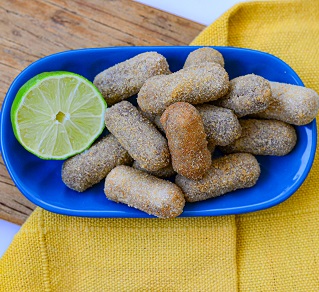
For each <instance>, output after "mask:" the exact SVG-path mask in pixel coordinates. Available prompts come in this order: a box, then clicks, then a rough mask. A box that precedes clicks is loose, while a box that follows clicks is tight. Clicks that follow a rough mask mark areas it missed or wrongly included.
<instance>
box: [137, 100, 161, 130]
mask: <svg viewBox="0 0 319 292" xmlns="http://www.w3.org/2000/svg"><path fill="white" fill-rule="evenodd" d="M137 109H138V110H139V111H140V113H141V114H142V115H143V116H144V117H145V118H147V119H148V120H149V121H150V122H152V123H153V124H154V125H155V126H156V127H157V128H158V129H159V130H160V131H161V132H163V133H165V130H164V128H163V125H162V124H161V121H160V119H161V115H157V114H151V113H148V112H143V111H142V110H141V108H140V107H139V106H137Z"/></svg>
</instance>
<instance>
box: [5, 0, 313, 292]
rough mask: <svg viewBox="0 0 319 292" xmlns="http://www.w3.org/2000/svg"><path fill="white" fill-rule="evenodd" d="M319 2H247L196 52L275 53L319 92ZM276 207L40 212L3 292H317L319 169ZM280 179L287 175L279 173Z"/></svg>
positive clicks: (16, 246)
mask: <svg viewBox="0 0 319 292" xmlns="http://www.w3.org/2000/svg"><path fill="white" fill-rule="evenodd" d="M318 44H319V1H306V0H305V1H278V2H277V1H272V2H264V1H263V2H247V3H243V4H239V5H236V6H234V7H233V8H232V9H230V10H229V11H228V12H226V13H225V14H224V15H223V16H221V17H220V18H219V19H218V20H217V21H216V22H214V23H213V24H212V25H211V26H209V27H207V28H206V29H205V30H204V31H203V32H202V33H201V34H200V35H199V36H198V37H197V38H196V39H195V40H194V41H193V42H192V45H221V46H236V47H246V48H252V49H257V50H261V51H265V52H269V53H271V54H274V55H276V56H278V57H279V58H281V59H283V60H284V61H285V62H287V63H288V64H289V65H290V66H291V67H292V68H293V69H294V70H295V71H296V72H297V73H298V74H299V76H300V77H301V79H302V80H303V82H304V83H305V85H306V86H308V87H311V88H313V89H315V90H316V91H317V92H319V71H318V68H319V49H318ZM318 163H319V162H318V158H317V157H316V158H315V162H314V165H313V167H312V170H311V172H310V174H309V176H308V178H307V179H306V181H305V182H304V184H303V185H302V187H301V188H300V189H299V190H298V191H297V192H296V193H295V194H294V195H293V196H292V197H291V198H290V199H288V200H287V201H285V202H284V203H282V204H280V205H278V206H276V207H273V208H271V209H268V210H265V211H260V212H256V213H251V214H247V215H240V216H225V217H204V218H177V219H173V220H162V219H150V220H144V219H90V218H74V217H68V216H61V215H56V214H53V213H50V212H47V211H45V210H42V209H40V208H37V209H36V210H35V211H34V213H33V214H32V215H31V216H30V218H29V219H28V220H27V222H26V223H25V224H24V225H23V226H22V228H21V230H20V231H19V232H18V234H17V235H16V236H15V238H14V241H13V243H12V244H11V245H10V247H9V249H8V250H7V252H6V253H5V255H4V256H3V257H2V259H1V261H0V291H237V290H239V291H318V287H319V212H318V211H319V200H318V199H317V195H319V179H318V174H319V164H318ZM278 175H280V174H278Z"/></svg>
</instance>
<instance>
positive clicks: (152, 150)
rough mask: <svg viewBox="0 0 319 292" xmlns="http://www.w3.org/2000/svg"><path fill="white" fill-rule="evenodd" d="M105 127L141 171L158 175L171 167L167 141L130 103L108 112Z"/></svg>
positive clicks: (114, 107)
mask: <svg viewBox="0 0 319 292" xmlns="http://www.w3.org/2000/svg"><path fill="white" fill-rule="evenodd" d="M105 125H106V127H107V129H108V130H109V131H110V132H111V133H112V134H113V135H114V136H115V137H116V138H117V139H118V141H119V142H120V143H121V145H122V146H123V147H124V148H125V149H126V150H127V151H128V153H129V154H130V155H131V156H132V157H133V159H134V160H136V161H138V162H139V164H140V165H141V167H143V168H145V169H147V170H150V171H155V170H159V169H161V168H163V167H166V166H168V164H169V162H170V154H169V149H168V145H167V141H166V139H165V137H163V136H162V134H161V133H160V132H159V131H158V130H157V129H156V127H155V126H154V125H153V124H152V123H151V122H150V121H149V120H148V119H147V118H145V117H144V116H143V115H142V114H141V113H140V112H139V111H138V110H137V108H136V107H135V106H133V105H132V104H131V103H130V102H128V101H121V102H119V103H117V104H115V105H113V106H112V107H110V108H107V109H106V111H105Z"/></svg>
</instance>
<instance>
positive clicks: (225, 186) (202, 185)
mask: <svg viewBox="0 0 319 292" xmlns="http://www.w3.org/2000/svg"><path fill="white" fill-rule="evenodd" d="M259 176H260V167H259V164H258V161H257V160H256V158H255V157H254V156H253V155H251V154H249V153H236V154H230V155H226V156H223V157H220V158H216V159H214V160H213V162H212V166H211V168H210V169H209V170H208V171H207V173H206V174H205V176H204V177H203V178H202V179H201V180H198V181H194V180H190V179H188V178H186V177H183V176H181V175H177V176H176V179H175V183H176V184H177V185H178V186H179V187H180V188H181V189H182V191H183V192H184V196H185V199H186V201H187V202H197V201H203V200H207V199H209V198H213V197H218V196H220V195H223V194H226V193H228V192H232V191H235V190H237V189H243V188H250V187H252V186H254V185H255V184H256V182H257V180H258V178H259Z"/></svg>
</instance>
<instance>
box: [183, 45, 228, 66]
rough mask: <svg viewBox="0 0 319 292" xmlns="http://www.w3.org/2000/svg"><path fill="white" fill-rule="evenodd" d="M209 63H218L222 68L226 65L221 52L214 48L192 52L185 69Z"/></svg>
mask: <svg viewBox="0 0 319 292" xmlns="http://www.w3.org/2000/svg"><path fill="white" fill-rule="evenodd" d="M207 62H211V63H217V64H219V65H221V66H222V67H224V65H225V61H224V57H223V55H222V54H221V53H220V52H218V51H217V50H215V49H213V48H209V47H205V48H200V49H197V50H195V51H193V52H191V53H190V54H189V55H188V57H187V59H186V61H185V64H184V68H187V67H191V66H194V65H195V66H196V65H198V64H200V63H207Z"/></svg>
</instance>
